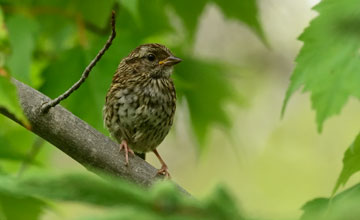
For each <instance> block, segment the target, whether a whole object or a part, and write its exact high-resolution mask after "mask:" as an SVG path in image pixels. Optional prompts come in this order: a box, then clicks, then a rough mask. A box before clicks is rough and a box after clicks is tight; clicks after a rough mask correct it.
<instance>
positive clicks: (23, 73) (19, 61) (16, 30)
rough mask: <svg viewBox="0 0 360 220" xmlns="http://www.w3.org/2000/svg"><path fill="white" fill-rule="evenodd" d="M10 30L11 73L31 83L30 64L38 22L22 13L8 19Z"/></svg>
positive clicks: (7, 24)
mask: <svg viewBox="0 0 360 220" xmlns="http://www.w3.org/2000/svg"><path fill="white" fill-rule="evenodd" d="M6 26H7V28H8V31H9V41H10V46H11V49H12V50H11V55H10V57H9V60H8V62H7V64H8V66H9V69H10V71H11V74H12V75H13V76H14V77H15V78H16V79H18V80H20V81H22V82H24V83H26V84H29V85H31V81H30V65H31V59H32V56H33V51H34V49H35V39H34V38H35V36H34V35H35V32H36V29H37V26H36V23H35V22H34V21H33V20H32V19H31V18H28V17H25V16H23V15H21V14H16V15H13V16H10V17H9V18H8V19H6Z"/></svg>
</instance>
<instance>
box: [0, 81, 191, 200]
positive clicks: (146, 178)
mask: <svg viewBox="0 0 360 220" xmlns="http://www.w3.org/2000/svg"><path fill="white" fill-rule="evenodd" d="M13 82H14V84H15V85H16V87H17V91H18V95H19V99H20V103H21V106H22V108H23V111H24V114H25V115H26V117H27V118H28V120H29V122H30V124H31V131H32V132H34V133H35V134H37V135H38V136H40V137H42V138H43V139H45V140H47V141H48V142H50V143H51V144H53V145H54V146H55V147H57V148H59V149H60V150H61V151H63V152H64V153H66V154H67V155H68V156H70V157H71V158H73V159H74V160H76V161H77V162H79V163H80V164H82V165H83V166H84V167H86V168H87V169H89V170H91V171H96V170H99V171H103V172H108V173H111V174H113V175H115V176H119V177H121V178H123V179H126V180H129V181H131V182H134V183H136V184H139V185H142V186H145V187H149V186H151V185H152V184H153V183H154V182H155V181H156V180H159V179H161V177H159V176H157V169H155V168H154V167H153V166H151V165H150V164H148V163H147V162H146V161H144V160H142V159H141V158H139V157H137V156H135V157H131V158H129V159H130V161H129V165H128V166H125V156H124V154H122V153H120V151H119V144H117V143H115V142H113V141H112V140H111V139H110V138H108V137H106V136H104V135H103V134H101V133H100V132H98V131H97V130H95V129H94V128H93V127H91V126H90V125H88V124H87V123H86V122H84V121H82V120H81V119H79V118H78V117H76V116H75V115H73V114H72V113H71V112H69V111H68V110H66V109H65V108H63V107H62V106H60V105H57V106H55V107H53V108H51V109H49V111H48V113H46V114H43V113H42V112H41V106H42V104H43V103H45V102H49V101H50V98H49V97H47V96H45V95H44V94H42V93H40V92H39V91H37V90H35V89H33V88H31V87H29V86H27V85H25V84H23V83H21V82H19V81H17V80H15V79H14V80H13ZM0 113H2V114H3V115H5V116H7V117H8V118H10V119H12V120H14V121H15V122H17V123H19V124H20V125H23V124H21V123H20V122H19V121H18V120H16V118H14V117H11V114H10V115H9V114H6V113H5V112H3V111H0ZM4 113H5V114H4ZM179 190H180V191H182V192H184V193H185V194H188V192H186V190H184V189H183V188H181V187H180V186H179Z"/></svg>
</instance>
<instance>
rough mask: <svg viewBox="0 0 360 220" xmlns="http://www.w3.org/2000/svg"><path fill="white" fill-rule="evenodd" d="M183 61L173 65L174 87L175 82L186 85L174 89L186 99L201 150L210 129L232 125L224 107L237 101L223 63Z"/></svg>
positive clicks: (188, 58)
mask: <svg viewBox="0 0 360 220" xmlns="http://www.w3.org/2000/svg"><path fill="white" fill-rule="evenodd" d="M180 57H183V56H180ZM184 60H185V62H183V63H181V64H179V65H178V66H176V68H175V71H176V72H175V73H174V75H173V76H174V77H175V85H177V84H178V82H180V83H179V84H180V85H184V84H185V86H183V87H179V88H178V87H177V92H178V96H179V97H180V98H182V97H185V99H186V101H187V104H188V107H189V111H190V117H191V122H192V126H193V129H194V131H195V134H196V136H197V137H198V140H199V142H200V147H201V146H204V141H205V140H206V135H207V132H208V130H209V128H210V126H212V125H214V124H218V125H221V126H223V127H226V128H229V127H230V126H231V121H230V120H229V117H228V115H227V113H226V111H225V105H226V103H227V102H230V101H235V103H236V102H237V103H239V98H238V97H237V94H236V93H235V91H234V90H233V89H232V84H231V77H229V75H228V69H227V68H226V67H224V65H223V64H220V63H216V62H210V61H203V60H199V59H196V58H191V57H186V56H184ZM200 150H201V149H200Z"/></svg>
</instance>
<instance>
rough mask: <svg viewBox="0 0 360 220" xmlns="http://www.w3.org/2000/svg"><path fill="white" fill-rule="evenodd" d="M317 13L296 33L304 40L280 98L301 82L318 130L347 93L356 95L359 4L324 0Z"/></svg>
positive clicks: (359, 95) (359, 64)
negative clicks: (309, 98)
mask: <svg viewBox="0 0 360 220" xmlns="http://www.w3.org/2000/svg"><path fill="white" fill-rule="evenodd" d="M314 9H315V10H316V11H317V12H319V16H318V17H316V18H315V19H313V20H312V21H311V23H310V26H309V27H308V28H306V29H305V31H304V33H303V34H302V35H301V36H300V38H299V39H300V40H301V41H302V42H304V45H303V47H302V48H301V51H300V53H299V55H298V56H297V58H296V63H297V64H296V67H295V70H294V72H293V74H292V76H291V83H290V86H289V88H288V90H287V93H286V97H285V100H284V105H283V110H282V114H284V111H285V108H286V105H287V103H288V101H289V98H290V97H291V95H292V94H293V93H294V92H295V91H296V90H298V89H299V88H300V87H302V86H303V92H310V93H311V101H312V107H313V109H315V111H316V122H317V124H318V130H319V132H321V130H322V127H323V123H324V121H325V120H326V119H328V118H329V117H330V116H333V115H335V114H338V113H340V111H341V109H342V107H343V106H344V105H345V103H346V102H347V100H348V99H349V97H350V96H355V97H357V98H360V87H359V84H360V74H359V72H360V53H359V49H360V41H359V37H360V32H359V29H360V4H358V1H357V0H343V1H337V0H324V1H321V2H320V3H319V4H318V5H317V6H316V7H315V8H314Z"/></svg>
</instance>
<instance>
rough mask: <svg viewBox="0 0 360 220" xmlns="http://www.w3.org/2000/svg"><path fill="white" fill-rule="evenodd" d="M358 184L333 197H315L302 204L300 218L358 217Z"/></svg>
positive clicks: (305, 219)
mask: <svg viewBox="0 0 360 220" xmlns="http://www.w3.org/2000/svg"><path fill="white" fill-rule="evenodd" d="M359 203H360V184H357V185H355V186H353V187H351V188H350V189H347V190H345V191H344V192H341V193H339V194H338V195H336V196H335V197H333V198H317V199H314V200H312V201H310V202H308V203H306V204H305V205H304V206H303V208H302V209H303V211H304V213H303V215H302V216H301V220H343V219H360V211H359Z"/></svg>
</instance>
